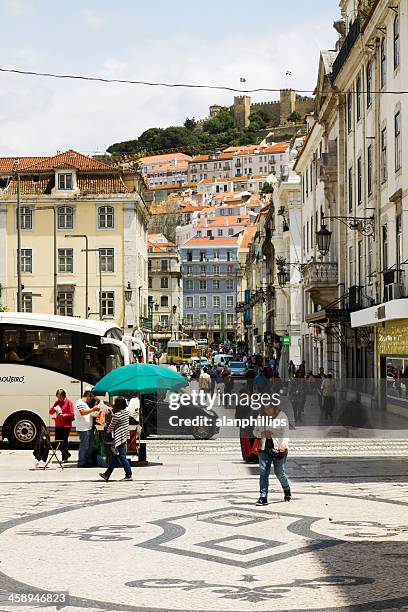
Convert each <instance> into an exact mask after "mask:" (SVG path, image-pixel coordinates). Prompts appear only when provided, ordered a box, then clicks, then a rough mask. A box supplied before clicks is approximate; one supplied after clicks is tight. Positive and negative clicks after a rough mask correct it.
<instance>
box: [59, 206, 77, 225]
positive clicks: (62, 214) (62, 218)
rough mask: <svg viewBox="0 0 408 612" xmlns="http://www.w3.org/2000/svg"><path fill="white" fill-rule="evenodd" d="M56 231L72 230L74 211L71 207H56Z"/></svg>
mask: <svg viewBox="0 0 408 612" xmlns="http://www.w3.org/2000/svg"><path fill="white" fill-rule="evenodd" d="M57 217H58V219H57V223H58V229H64V230H66V229H74V209H73V208H72V206H58V211H57Z"/></svg>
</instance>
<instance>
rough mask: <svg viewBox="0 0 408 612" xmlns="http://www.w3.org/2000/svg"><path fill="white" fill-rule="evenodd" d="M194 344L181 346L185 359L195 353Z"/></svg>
mask: <svg viewBox="0 0 408 612" xmlns="http://www.w3.org/2000/svg"><path fill="white" fill-rule="evenodd" d="M193 348H194V347H193V346H185V345H182V346H181V350H182V351H183V359H190V358H191V357H192V355H193Z"/></svg>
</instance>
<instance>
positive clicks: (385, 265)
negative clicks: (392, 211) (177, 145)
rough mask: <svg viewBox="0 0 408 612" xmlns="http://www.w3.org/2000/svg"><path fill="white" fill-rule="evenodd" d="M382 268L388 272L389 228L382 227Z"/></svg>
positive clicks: (385, 225)
mask: <svg viewBox="0 0 408 612" xmlns="http://www.w3.org/2000/svg"><path fill="white" fill-rule="evenodd" d="M382 268H383V270H388V227H387V224H386V223H385V224H384V225H383V226H382Z"/></svg>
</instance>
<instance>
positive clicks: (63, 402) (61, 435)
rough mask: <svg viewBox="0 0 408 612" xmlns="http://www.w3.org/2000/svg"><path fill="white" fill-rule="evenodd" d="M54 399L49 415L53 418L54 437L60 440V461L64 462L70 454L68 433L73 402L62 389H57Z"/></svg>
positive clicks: (72, 414) (72, 413)
mask: <svg viewBox="0 0 408 612" xmlns="http://www.w3.org/2000/svg"><path fill="white" fill-rule="evenodd" d="M55 395H56V397H57V399H56V401H55V402H54V404H53V405H52V406H51V408H50V415H51V416H52V418H53V419H55V439H56V440H62V444H61V446H60V449H61V453H62V461H63V463H66V462H67V461H68V459H69V458H70V456H71V454H70V452H69V451H68V439H69V433H70V431H71V427H72V421H73V420H74V404H73V403H72V401H71V400H70V399H68V398H67V394H66V393H65V391H64V389H57V392H56V394H55Z"/></svg>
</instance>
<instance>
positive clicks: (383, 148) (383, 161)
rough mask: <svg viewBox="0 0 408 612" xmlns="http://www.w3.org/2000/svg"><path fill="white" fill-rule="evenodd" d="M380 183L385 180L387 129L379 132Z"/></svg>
mask: <svg viewBox="0 0 408 612" xmlns="http://www.w3.org/2000/svg"><path fill="white" fill-rule="evenodd" d="M380 165H381V182H382V183H385V181H386V180H387V128H383V129H382V130H381V160H380Z"/></svg>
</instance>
